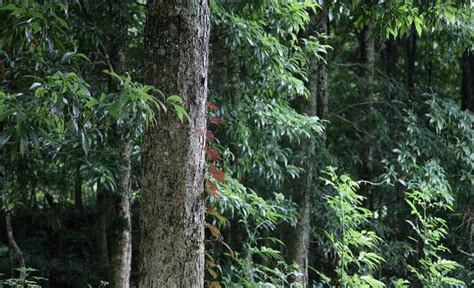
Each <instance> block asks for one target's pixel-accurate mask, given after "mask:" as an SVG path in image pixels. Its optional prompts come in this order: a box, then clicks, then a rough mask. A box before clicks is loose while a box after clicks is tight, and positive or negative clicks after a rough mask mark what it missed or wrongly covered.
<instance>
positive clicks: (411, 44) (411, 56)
mask: <svg viewBox="0 0 474 288" xmlns="http://www.w3.org/2000/svg"><path fill="white" fill-rule="evenodd" d="M406 43H407V47H406V75H407V76H406V85H407V91H408V97H409V98H410V99H413V97H414V94H415V61H416V31H415V29H414V28H413V27H412V28H411V32H410V34H409V35H408V38H407V42H406Z"/></svg>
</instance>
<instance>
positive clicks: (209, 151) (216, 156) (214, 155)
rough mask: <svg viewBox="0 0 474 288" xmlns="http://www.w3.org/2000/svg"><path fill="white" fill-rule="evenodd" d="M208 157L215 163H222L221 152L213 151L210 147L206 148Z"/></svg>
mask: <svg viewBox="0 0 474 288" xmlns="http://www.w3.org/2000/svg"><path fill="white" fill-rule="evenodd" d="M206 155H207V156H209V158H211V159H212V160H214V161H221V160H222V158H221V155H220V154H219V151H217V150H215V149H212V148H210V147H206Z"/></svg>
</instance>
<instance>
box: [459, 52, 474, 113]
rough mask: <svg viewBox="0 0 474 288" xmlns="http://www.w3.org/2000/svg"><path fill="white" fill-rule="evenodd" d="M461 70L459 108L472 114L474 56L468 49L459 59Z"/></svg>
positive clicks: (473, 109) (473, 107)
mask: <svg viewBox="0 0 474 288" xmlns="http://www.w3.org/2000/svg"><path fill="white" fill-rule="evenodd" d="M461 68H462V83H461V108H462V109H463V110H465V109H468V110H470V111H472V112H474V95H473V93H474V75H473V73H474V56H473V52H472V51H470V50H469V48H466V49H465V50H464V53H463V55H462V59H461Z"/></svg>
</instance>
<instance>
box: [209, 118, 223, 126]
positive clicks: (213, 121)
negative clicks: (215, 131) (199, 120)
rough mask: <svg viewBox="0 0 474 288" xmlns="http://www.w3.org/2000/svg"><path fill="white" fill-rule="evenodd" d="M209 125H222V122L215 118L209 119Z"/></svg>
mask: <svg viewBox="0 0 474 288" xmlns="http://www.w3.org/2000/svg"><path fill="white" fill-rule="evenodd" d="M211 123H213V124H216V125H224V124H225V123H224V121H222V120H221V119H219V118H217V117H211Z"/></svg>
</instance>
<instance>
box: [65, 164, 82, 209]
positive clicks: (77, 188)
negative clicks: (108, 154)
mask: <svg viewBox="0 0 474 288" xmlns="http://www.w3.org/2000/svg"><path fill="white" fill-rule="evenodd" d="M75 164H76V165H75V172H76V175H75V179H74V181H75V182H74V204H75V206H76V211H77V212H81V211H82V210H83V207H84V205H83V202H82V175H81V160H80V159H79V158H78V159H77V160H76V163H75ZM69 191H70V190H69Z"/></svg>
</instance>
